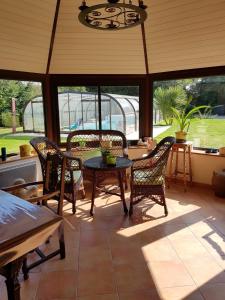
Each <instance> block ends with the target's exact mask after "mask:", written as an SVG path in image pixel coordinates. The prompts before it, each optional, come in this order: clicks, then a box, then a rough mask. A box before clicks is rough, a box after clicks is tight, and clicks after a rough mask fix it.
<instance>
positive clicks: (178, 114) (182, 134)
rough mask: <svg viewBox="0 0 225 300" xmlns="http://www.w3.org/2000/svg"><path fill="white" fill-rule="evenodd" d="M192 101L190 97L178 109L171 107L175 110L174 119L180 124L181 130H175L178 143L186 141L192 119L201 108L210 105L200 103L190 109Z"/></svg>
mask: <svg viewBox="0 0 225 300" xmlns="http://www.w3.org/2000/svg"><path fill="white" fill-rule="evenodd" d="M191 101H192V98H189V99H188V100H187V101H186V104H185V106H184V107H183V108H182V109H180V110H178V109H177V108H175V107H171V109H172V111H173V119H174V120H175V121H176V122H177V124H178V126H179V131H177V132H175V134H176V141H177V142H178V143H184V142H186V136H187V133H188V130H189V127H190V124H191V120H192V119H193V116H194V115H195V114H196V113H197V112H200V110H201V109H207V108H209V106H207V105H200V106H195V107H194V108H192V109H191V110H188V107H189V105H190V103H191Z"/></svg>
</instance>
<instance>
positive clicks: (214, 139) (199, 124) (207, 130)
mask: <svg viewBox="0 0 225 300" xmlns="http://www.w3.org/2000/svg"><path fill="white" fill-rule="evenodd" d="M175 131H178V127H177V125H176V124H173V125H172V126H171V127H170V128H169V129H167V130H166V131H164V132H163V133H161V134H159V135H158V136H157V137H155V138H156V140H157V141H160V140H161V139H162V138H164V137H165V136H168V135H171V136H174V135H175ZM17 132H18V133H21V132H23V128H22V127H19V128H17ZM11 133H12V129H11V128H0V148H1V147H6V151H7V153H12V152H14V153H19V146H20V145H22V144H29V141H30V139H31V137H30V136H20V135H16V134H14V135H12V134H11ZM187 139H188V140H190V141H193V142H194V146H196V147H204V148H220V147H224V146H225V119H193V120H192V122H191V126H190V129H189V133H188V135H187ZM61 140H64V138H61Z"/></svg>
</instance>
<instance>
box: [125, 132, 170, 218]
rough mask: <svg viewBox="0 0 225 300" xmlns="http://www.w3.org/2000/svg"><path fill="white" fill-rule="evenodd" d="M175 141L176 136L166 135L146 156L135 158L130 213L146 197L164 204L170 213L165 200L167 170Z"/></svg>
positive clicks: (165, 209)
mask: <svg viewBox="0 0 225 300" xmlns="http://www.w3.org/2000/svg"><path fill="white" fill-rule="evenodd" d="M174 143H175V138H174V137H166V138H164V139H163V140H161V141H160V142H159V144H158V145H157V146H156V148H155V149H154V150H153V151H152V152H151V153H150V154H148V155H147V156H146V157H144V158H138V159H134V160H133V166H132V168H131V196H130V209H129V214H130V215H132V213H133V205H134V204H137V203H138V202H140V201H141V200H142V199H144V198H151V199H152V200H153V201H154V202H156V203H158V204H160V205H162V206H164V211H165V215H166V216H167V215H168V210H167V206H166V200H165V172H166V164H167V160H168V157H169V153H170V149H171V147H172V145H173V144H174Z"/></svg>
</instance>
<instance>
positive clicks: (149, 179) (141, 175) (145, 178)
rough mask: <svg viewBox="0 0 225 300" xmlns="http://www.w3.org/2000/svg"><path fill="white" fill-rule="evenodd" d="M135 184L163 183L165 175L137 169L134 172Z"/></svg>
mask: <svg viewBox="0 0 225 300" xmlns="http://www.w3.org/2000/svg"><path fill="white" fill-rule="evenodd" d="M133 184H135V185H162V184H164V177H163V175H161V174H157V173H153V172H150V171H148V170H136V171H135V172H134V178H133Z"/></svg>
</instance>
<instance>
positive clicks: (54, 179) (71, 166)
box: [30, 137, 85, 215]
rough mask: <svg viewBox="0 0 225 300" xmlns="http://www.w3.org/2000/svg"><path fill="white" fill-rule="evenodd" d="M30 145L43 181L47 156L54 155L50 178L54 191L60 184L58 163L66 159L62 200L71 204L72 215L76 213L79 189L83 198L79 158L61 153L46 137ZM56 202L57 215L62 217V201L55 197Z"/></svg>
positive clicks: (36, 139) (37, 139) (32, 141)
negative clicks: (37, 161)
mask: <svg viewBox="0 0 225 300" xmlns="http://www.w3.org/2000/svg"><path fill="white" fill-rule="evenodd" d="M30 144H31V145H32V146H33V147H34V149H35V150H36V152H37V154H38V157H39V160H40V164H41V169H42V175H43V180H44V181H45V178H46V166H47V164H46V162H47V157H48V154H56V155H55V156H54V157H55V159H54V161H53V162H52V172H51V176H50V180H51V187H52V188H53V189H54V188H56V186H58V185H59V184H60V174H61V164H60V161H61V160H62V159H63V157H66V161H67V163H66V169H65V174H64V198H65V199H66V200H67V201H69V202H71V203H72V211H73V214H74V213H75V212H76V198H77V192H78V190H79V189H81V191H82V196H83V197H85V193H84V188H83V179H82V173H81V167H82V163H81V160H80V159H79V158H76V157H74V156H73V157H70V156H69V155H68V154H67V153H63V152H62V151H61V150H60V149H59V147H58V146H57V145H56V144H55V143H53V142H52V141H50V140H49V139H48V138H46V137H37V138H34V139H32V140H31V141H30ZM55 199H56V200H58V214H59V215H62V210H63V208H62V204H63V203H62V202H63V200H61V199H59V198H58V197H55Z"/></svg>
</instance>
